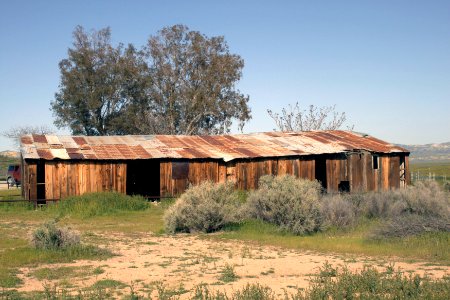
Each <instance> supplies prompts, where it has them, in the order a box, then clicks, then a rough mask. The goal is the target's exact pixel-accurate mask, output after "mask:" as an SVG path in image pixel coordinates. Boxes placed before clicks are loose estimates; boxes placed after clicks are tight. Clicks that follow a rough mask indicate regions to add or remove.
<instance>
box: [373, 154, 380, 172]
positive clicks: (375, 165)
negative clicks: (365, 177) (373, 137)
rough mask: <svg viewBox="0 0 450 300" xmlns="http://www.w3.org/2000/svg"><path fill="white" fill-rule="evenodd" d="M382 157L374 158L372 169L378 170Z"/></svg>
mask: <svg viewBox="0 0 450 300" xmlns="http://www.w3.org/2000/svg"><path fill="white" fill-rule="evenodd" d="M379 160H380V157H379V156H378V155H373V156H372V169H374V170H378V165H379Z"/></svg>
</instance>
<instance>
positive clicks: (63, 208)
mask: <svg viewBox="0 0 450 300" xmlns="http://www.w3.org/2000/svg"><path fill="white" fill-rule="evenodd" d="M147 208H149V203H148V201H147V200H146V199H145V198H143V197H142V196H128V195H124V194H121V193H117V192H100V193H87V194H83V195H80V196H71V197H67V198H64V199H62V200H61V201H60V202H58V204H57V205H53V206H52V207H51V209H55V210H57V211H58V212H59V213H61V214H62V215H76V216H80V217H83V218H88V217H93V216H102V215H111V214H115V213H118V212H121V211H138V210H145V209H147Z"/></svg>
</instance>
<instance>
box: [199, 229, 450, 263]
mask: <svg viewBox="0 0 450 300" xmlns="http://www.w3.org/2000/svg"><path fill="white" fill-rule="evenodd" d="M378 225H379V221H365V222H362V223H361V225H359V226H357V227H355V228H352V229H347V230H345V231H344V230H339V229H336V228H334V229H331V230H328V231H326V232H322V233H317V234H314V235H309V236H296V235H293V234H290V233H288V232H283V231H280V230H279V228H278V227H276V226H275V225H271V224H268V223H264V222H262V221H258V220H248V221H246V222H243V223H242V224H240V225H234V226H231V227H228V228H227V230H226V231H224V232H221V233H220V234H218V235H214V236H208V237H210V238H213V239H237V240H245V241H253V242H256V243H258V244H263V245H273V246H281V247H286V248H293V249H302V250H313V251H318V252H338V253H346V254H357V255H370V256H398V257H401V258H409V259H422V260H430V261H435V262H439V263H443V264H447V265H450V247H449V245H450V233H448V232H437V233H427V234H423V235H420V236H414V237H408V238H401V239H400V238H398V239H384V240H376V241H375V240H372V239H369V238H367V236H369V234H370V232H371V229H372V228H373V227H374V226H378Z"/></svg>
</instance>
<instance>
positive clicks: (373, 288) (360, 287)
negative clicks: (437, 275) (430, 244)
mask: <svg viewBox="0 0 450 300" xmlns="http://www.w3.org/2000/svg"><path fill="white" fill-rule="evenodd" d="M324 268H325V267H324ZM323 273H324V272H322V270H321V271H319V274H318V276H317V277H316V278H315V279H313V281H312V283H311V285H310V287H309V288H308V289H307V290H299V291H298V293H297V294H296V295H291V297H290V299H449V297H450V278H449V277H444V278H443V279H436V280H433V279H431V278H428V277H420V276H419V275H411V274H409V275H405V274H404V273H402V272H400V271H395V270H392V268H389V267H388V268H387V270H386V271H385V272H381V271H378V270H377V269H375V268H374V267H364V269H363V270H361V271H357V272H352V271H350V270H349V269H347V268H345V267H344V268H343V269H342V270H338V269H336V276H335V277H334V276H333V277H330V276H328V275H327V274H325V275H323Z"/></svg>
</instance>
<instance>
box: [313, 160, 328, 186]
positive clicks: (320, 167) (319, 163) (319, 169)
mask: <svg viewBox="0 0 450 300" xmlns="http://www.w3.org/2000/svg"><path fill="white" fill-rule="evenodd" d="M315 173H316V179H317V180H318V181H320V183H321V184H322V187H323V188H324V190H327V159H326V158H325V157H318V158H316V163H315Z"/></svg>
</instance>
